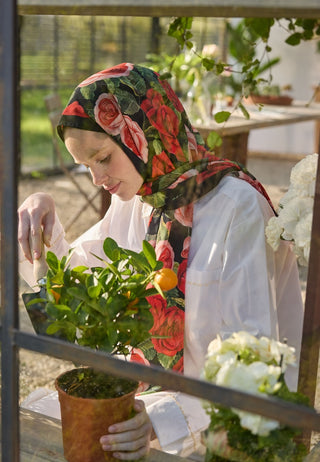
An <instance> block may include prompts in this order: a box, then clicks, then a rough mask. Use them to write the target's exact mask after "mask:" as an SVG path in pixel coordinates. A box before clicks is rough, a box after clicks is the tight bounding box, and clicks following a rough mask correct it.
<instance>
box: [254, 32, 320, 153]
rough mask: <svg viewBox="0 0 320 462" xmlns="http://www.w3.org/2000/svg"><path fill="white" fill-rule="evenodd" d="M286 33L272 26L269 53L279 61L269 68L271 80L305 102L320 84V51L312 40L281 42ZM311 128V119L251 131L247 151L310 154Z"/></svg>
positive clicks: (312, 148)
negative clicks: (294, 44) (292, 44)
mask: <svg viewBox="0 0 320 462" xmlns="http://www.w3.org/2000/svg"><path fill="white" fill-rule="evenodd" d="M287 36H288V34H287V33H286V32H285V31H283V29H281V28H279V27H278V26H276V25H275V26H274V27H273V29H272V35H271V40H270V45H271V47H272V52H271V53H270V55H271V56H272V57H276V56H279V57H281V61H280V63H279V64H277V65H275V66H274V68H272V75H273V83H274V84H278V85H280V86H282V85H287V84H290V85H291V86H292V91H290V96H292V97H293V98H294V99H297V100H305V101H308V100H309V99H310V98H311V96H312V94H313V87H314V86H316V85H317V84H318V85H319V83H320V53H319V52H317V51H316V43H315V41H309V42H303V43H300V45H297V46H295V47H293V46H290V45H287V44H286V43H285V42H284V40H285V39H286V37H287ZM258 56H259V55H258ZM314 128H315V123H314V122H304V123H297V124H291V125H285V126H281V127H275V128H264V129H259V130H253V131H252V132H251V133H250V136H249V151H250V150H251V151H261V152H277V153H289V154H312V153H313V152H314Z"/></svg>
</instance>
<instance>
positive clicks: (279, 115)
mask: <svg viewBox="0 0 320 462" xmlns="http://www.w3.org/2000/svg"><path fill="white" fill-rule="evenodd" d="M245 107H246V109H247V111H248V112H249V114H250V119H246V118H245V117H244V116H243V114H242V112H241V111H240V110H239V109H237V110H236V111H234V112H232V108H225V109H223V110H226V111H230V112H231V113H232V114H231V116H230V117H229V120H228V121H227V122H225V123H224V124H217V123H216V122H215V121H214V120H212V121H210V122H209V123H208V124H199V125H198V124H196V125H195V128H197V129H198V130H199V132H200V133H201V135H202V136H203V138H204V139H205V140H206V139H207V137H208V135H209V133H210V132H211V131H213V130H214V131H216V132H218V133H219V134H220V136H222V141H223V142H222V146H221V147H220V148H218V149H216V150H215V153H216V154H217V155H219V156H221V157H228V158H229V159H232V160H236V161H238V162H241V163H242V164H244V165H246V161H247V153H248V138H249V133H250V131H251V130H255V129H258V128H267V127H277V126H280V125H288V124H293V123H298V122H307V121H312V120H320V104H319V103H311V104H310V105H307V103H306V102H303V101H294V102H293V103H292V105H290V106H272V105H264V106H263V108H262V109H261V110H260V111H259V107H258V106H255V105H249V104H248V105H246V106H245ZM317 143H318V146H316V151H317V152H320V139H319V140H318V142H317Z"/></svg>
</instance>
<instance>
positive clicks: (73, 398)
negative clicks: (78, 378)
mask: <svg viewBox="0 0 320 462" xmlns="http://www.w3.org/2000/svg"><path fill="white" fill-rule="evenodd" d="M81 369H93V367H86V366H80V367H75V368H73V369H68V370H67V371H64V372H62V373H61V374H59V375H58V377H56V379H55V381H54V386H55V388H56V390H57V391H58V393H59V394H61V395H64V396H68V398H69V399H70V400H74V401H76V400H77V401H79V400H81V401H83V402H85V401H92V400H93V401H98V402H99V403H103V402H110V401H111V400H117V401H121V400H124V399H126V398H127V397H128V396H129V395H132V394H136V392H137V389H138V386H139V383H138V382H137V381H135V380H131V379H125V378H123V380H127V381H131V382H132V383H136V386H135V387H134V388H133V390H132V391H129V392H128V393H125V394H124V395H122V396H114V397H111V396H110V398H94V397H93V398H82V397H81V396H72V395H70V394H69V393H67V392H66V391H64V390H63V389H62V388H61V387H60V385H59V384H58V381H59V379H60V378H61V377H63V376H64V375H65V374H68V373H71V372H72V371H75V370H81ZM106 374H108V373H107V372H106ZM109 375H112V374H109ZM118 378H119V380H121V377H118Z"/></svg>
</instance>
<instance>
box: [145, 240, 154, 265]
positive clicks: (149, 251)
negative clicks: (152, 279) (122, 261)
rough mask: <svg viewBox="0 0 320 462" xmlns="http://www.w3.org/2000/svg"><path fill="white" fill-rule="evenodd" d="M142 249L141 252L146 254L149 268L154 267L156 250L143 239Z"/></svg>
mask: <svg viewBox="0 0 320 462" xmlns="http://www.w3.org/2000/svg"><path fill="white" fill-rule="evenodd" d="M142 249H143V253H144V255H145V256H146V258H147V260H148V262H149V264H150V266H151V268H152V269H154V268H155V267H156V264H157V257H156V252H155V250H154V247H153V246H152V245H151V244H150V242H148V241H145V240H144V241H143V242H142Z"/></svg>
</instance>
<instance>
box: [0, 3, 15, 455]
mask: <svg viewBox="0 0 320 462" xmlns="http://www.w3.org/2000/svg"><path fill="white" fill-rule="evenodd" d="M0 11H1V15H0V172H1V174H0V175H1V178H0V180H1V181H0V188H1V189H0V193H1V195H0V197H1V200H0V205H1V315H2V316H1V317H2V332H1V340H2V347H1V376H2V384H1V385H2V386H1V395H2V396H1V398H2V416H1V418H2V425H1V432H2V438H1V439H2V445H1V446H2V448H1V450H2V458H1V460H2V462H18V461H19V452H20V451H19V363H18V349H17V346H16V345H15V344H14V340H13V330H14V329H15V328H18V324H19V314H18V271H17V230H16V228H17V179H18V139H19V137H18V133H19V129H18V114H19V111H18V108H19V106H18V75H19V72H18V59H17V58H18V35H19V34H18V17H17V5H16V1H15V0H10V1H8V0H0Z"/></svg>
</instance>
